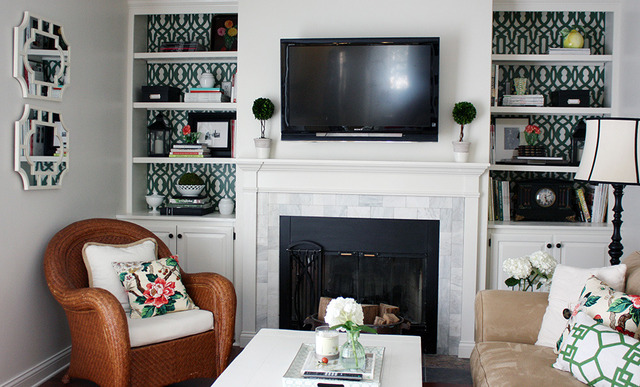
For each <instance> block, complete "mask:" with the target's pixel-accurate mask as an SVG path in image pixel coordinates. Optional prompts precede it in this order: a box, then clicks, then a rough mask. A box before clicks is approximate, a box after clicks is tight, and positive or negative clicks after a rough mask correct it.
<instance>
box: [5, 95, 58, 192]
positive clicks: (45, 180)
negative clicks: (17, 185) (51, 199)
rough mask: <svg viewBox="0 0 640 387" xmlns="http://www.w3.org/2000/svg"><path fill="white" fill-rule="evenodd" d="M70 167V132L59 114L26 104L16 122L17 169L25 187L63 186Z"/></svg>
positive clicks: (32, 188) (49, 187)
mask: <svg viewBox="0 0 640 387" xmlns="http://www.w3.org/2000/svg"><path fill="white" fill-rule="evenodd" d="M68 168H69V133H68V131H67V129H66V128H65V127H64V124H63V122H62V116H61V115H60V113H56V112H52V111H48V110H43V109H39V108H34V107H31V106H29V105H25V108H24V113H23V114H22V117H21V118H20V120H19V121H16V124H15V171H16V172H18V173H19V174H20V176H21V177H22V185H23V186H24V189H25V190H34V189H54V188H60V185H61V184H62V178H63V176H64V174H65V173H66V172H67V170H68Z"/></svg>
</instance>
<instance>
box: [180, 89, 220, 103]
mask: <svg viewBox="0 0 640 387" xmlns="http://www.w3.org/2000/svg"><path fill="white" fill-rule="evenodd" d="M184 102H214V103H215V102H222V89H221V88H219V87H190V88H189V91H188V92H186V93H184Z"/></svg>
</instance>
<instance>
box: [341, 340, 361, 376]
mask: <svg viewBox="0 0 640 387" xmlns="http://www.w3.org/2000/svg"><path fill="white" fill-rule="evenodd" d="M359 337H360V331H354V332H351V331H347V341H346V342H345V343H344V344H342V347H340V361H341V362H342V366H343V367H344V368H348V369H359V370H363V371H364V369H365V352H364V347H363V346H362V344H360V341H359V340H358V338H359Z"/></svg>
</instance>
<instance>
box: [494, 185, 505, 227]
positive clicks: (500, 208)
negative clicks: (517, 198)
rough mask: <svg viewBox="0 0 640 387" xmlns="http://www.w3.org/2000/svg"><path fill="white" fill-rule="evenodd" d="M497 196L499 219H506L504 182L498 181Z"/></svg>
mask: <svg viewBox="0 0 640 387" xmlns="http://www.w3.org/2000/svg"><path fill="white" fill-rule="evenodd" d="M495 183H496V198H497V200H498V219H497V220H499V221H503V220H504V202H503V199H504V196H502V182H501V181H496V182H495Z"/></svg>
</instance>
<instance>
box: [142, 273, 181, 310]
mask: <svg viewBox="0 0 640 387" xmlns="http://www.w3.org/2000/svg"><path fill="white" fill-rule="evenodd" d="M175 287H176V283H175V282H167V281H165V280H164V279H163V278H156V280H155V281H154V282H153V283H149V284H147V290H145V291H144V293H143V296H144V297H145V298H146V300H145V302H144V303H145V304H152V305H153V306H155V307H156V308H160V307H161V306H162V305H165V304H167V303H168V302H169V299H168V298H167V297H171V296H173V295H174V294H175Z"/></svg>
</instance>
